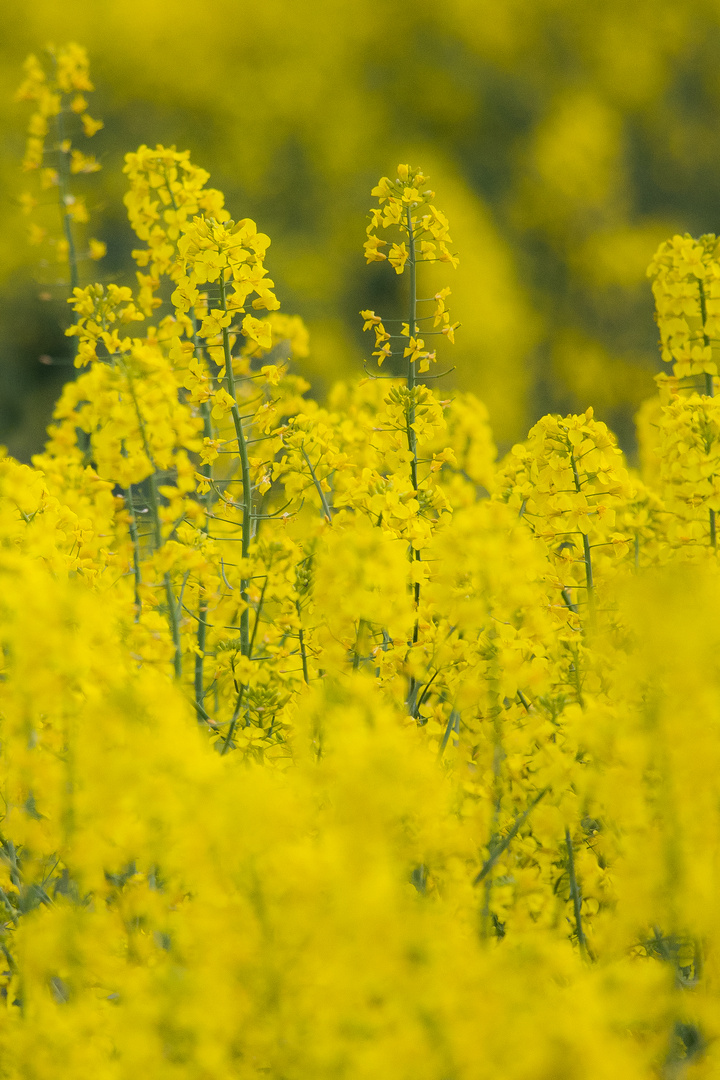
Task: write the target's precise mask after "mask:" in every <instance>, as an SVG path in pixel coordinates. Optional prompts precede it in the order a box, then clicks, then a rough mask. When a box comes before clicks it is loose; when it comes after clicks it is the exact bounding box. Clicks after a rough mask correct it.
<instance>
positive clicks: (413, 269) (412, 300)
mask: <svg viewBox="0 0 720 1080" xmlns="http://www.w3.org/2000/svg"><path fill="white" fill-rule="evenodd" d="M405 213H406V227H407V234H408V252H409V254H408V259H407V265H408V269H409V273H410V297H409V304H408V333H409V335H410V337H411V338H414V337H415V335H416V333H417V258H416V253H415V234H414V232H413V224H412V210H411V208H410V207H409V206H408V207H407V209H406V212H405ZM406 385H407V390H408V409H407V424H406V432H407V442H408V450H409V451H410V453H411V454H412V459H411V461H410V478H411V481H412V486H413V491H415V492H417V490H418V456H417V435H416V433H415V429H414V427H413V424H414V423H415V386H416V382H415V362H414V360H413V358H412V355H410V356H408V367H407V375H406ZM408 556H409V559H410V562H411V563H412V562H416V561H417V562H419V561H420V552H419V551H418V550H417V549H416V548H413V547H412V545H411V546H410V551H409V553H408ZM413 600H414V603H415V611H416V613H417V612H418V611H419V608H420V583H419V582H417V581H416V582H415V583H414V585H413ZM419 637H420V621H419V616H418V615H417V614H416V617H415V625H414V626H413V635H412V644H413V645H417V642H418V640H419ZM417 689H418V683H417V680H416V678H415V676H414V675H412V676H411V677H410V682H409V685H408V694H407V700H406V706H407V710H408V712H409V713H410V714H411V715H413V714H414V712H415V698H416V695H417Z"/></svg>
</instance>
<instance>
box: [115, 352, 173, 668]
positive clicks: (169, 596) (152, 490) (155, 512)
mask: <svg viewBox="0 0 720 1080" xmlns="http://www.w3.org/2000/svg"><path fill="white" fill-rule="evenodd" d="M125 373H126V375H127V380H128V386H129V388H130V396H131V397H132V400H133V405H134V407H135V415H136V417H137V422H138V427H139V429H140V437H141V439H142V443H143V449H144V451H145V455H146V457H147V459H148V461H149V462H150V467H151V469H152V472H151V473H150V476H149V477H148V491H149V495H150V498H149V500H148V502H149V503H150V514H151V516H152V523H153V540H154V543H155V550H156V551H157V550H159V549H160V548H161V547H162V543H163V539H162V527H161V525H160V497H159V494H158V484H157V467H156V465H155V461H154V459H153V455H152V451H151V449H150V443H149V441H148V437H147V431H146V430H145V421H144V419H143V415H142V411H141V409H140V402H139V401H138V398H137V394H136V393H135V384H134V383H133V379H132V375H131V374H130V372H129V370H128V369H127V367H126V368H125ZM163 584H164V586H165V598H166V600H167V610H168V623H169V625H170V634H171V636H172V641H173V645H174V647H175V655H174V658H173V669H174V672H175V678H176V679H178V680H179V679H180V678H181V677H182V641H181V639H180V619H179V615H178V609H177V605H176V603H175V595H174V593H173V589H172V581H171V579H170V574H169V573H166V574H164V575H163Z"/></svg>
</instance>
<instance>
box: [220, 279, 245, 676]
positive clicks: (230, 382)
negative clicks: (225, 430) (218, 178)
mask: <svg viewBox="0 0 720 1080" xmlns="http://www.w3.org/2000/svg"><path fill="white" fill-rule="evenodd" d="M218 285H219V289H220V307H221V308H222V310H223V312H227V309H228V308H227V295H226V291H225V285H226V282H225V274H224V271H222V270H221V271H220V278H219V281H218ZM222 343H223V356H224V359H225V378H226V380H227V388H228V393H229V394H230V397H231V398H232V400H233V404H232V408H231V413H232V418H233V424H234V426H235V435H236V438H237V444H238V456H239V458H240V471H241V475H242V486H243V491H242V508H243V516H242V539H241V549H242V558H243V560H246V559H248V558H249V555H250V538H251V536H252V516H253V507H252V489H251V487H250V462H249V460H248V453H247V443H246V441H245V433H244V432H243V426H242V418H241V416H240V410H239V409H238V404H237V398H236V396H235V376H234V373H233V360H232V352H231V349H230V333H229V331H228V328H227V327H226V326H224V327H223V328H222ZM240 597H241V599H242V601H243V603H244V605H245V606H244V608H243V611H242V612H241V614H240V651H241V653H242V655H243V656H249V655H250V603H249V600H248V579H247V578H242V579H241V581H240Z"/></svg>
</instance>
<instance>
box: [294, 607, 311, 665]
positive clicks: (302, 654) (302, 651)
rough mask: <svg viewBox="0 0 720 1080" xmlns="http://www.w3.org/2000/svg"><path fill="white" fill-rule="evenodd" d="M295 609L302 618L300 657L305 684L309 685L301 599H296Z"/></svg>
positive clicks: (299, 630) (299, 617) (299, 634)
mask: <svg viewBox="0 0 720 1080" xmlns="http://www.w3.org/2000/svg"><path fill="white" fill-rule="evenodd" d="M295 610H296V611H297V615H298V619H299V620H300V626H299V629H298V641H299V642H300V658H301V660H302V670H303V679H304V680H305V685H306V686H309V685H310V675H309V673H308V662H307V649H306V648H305V635H304V633H303V628H302V612H301V610H300V601H299V600H296V601H295Z"/></svg>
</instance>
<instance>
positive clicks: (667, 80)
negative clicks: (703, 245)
mask: <svg viewBox="0 0 720 1080" xmlns="http://www.w3.org/2000/svg"><path fill="white" fill-rule="evenodd" d="M3 18H4V24H5V26H4V33H3V35H2V38H1V40H0V52H1V54H2V64H1V66H0V139H2V154H1V155H0V181H1V184H2V191H3V193H4V197H3V200H2V202H1V204H0V216H1V218H2V222H1V225H2V227H1V228H0V277H1V278H2V300H1V301H0V441H2V442H3V443H5V444H6V445H8V446H9V448H10V450H11V452H13V453H15V454H16V455H17V456H19V457H20V458H22V459H25V460H27V459H28V457H29V455H30V454H31V453H33V452H34V451H35V450H36V449H37V448H38V447H39V446H40V445H41V443H42V440H43V427H44V425H45V423H46V422H47V419H48V417H49V413H50V409H51V407H52V402H53V399H54V397H55V395H56V394H57V392H58V389H59V387H60V385H61V384H62V382H63V381H64V379H65V378H67V377H68V375H69V374H71V372H72V369H71V368H68V367H67V366H64V365H65V364H66V362H67V347H66V340H65V339H64V338H63V335H62V331H61V330H60V329H59V323H60V322H62V321H63V320H65V322H67V313H66V308H67V305H66V304H65V303H64V296H65V295H66V292H64V290H63V286H62V284H59V283H58V282H57V280H56V279H57V273H55V272H54V271H53V269H52V267H51V268H49V269H47V268H46V270H45V271H44V272H39V271H38V269H37V266H36V264H35V263H34V260H35V259H36V257H37V253H38V249H37V248H32V247H29V246H28V244H27V240H26V232H27V218H23V217H22V215H21V214H20V213H19V208H18V204H17V196H18V195H19V193H20V192H21V191H22V190H23V189H24V186H25V177H23V175H22V174H21V172H20V170H19V163H20V160H21V158H22V155H23V149H24V142H25V126H26V123H27V115H28V112H29V108H28V106H27V105H24V104H22V103H20V104H18V103H16V102H14V101H13V93H14V91H15V89H16V87H17V85H18V84H19V82H20V79H21V65H22V62H23V60H24V58H25V56H26V55H27V53H29V52H36V53H39V52H40V50H41V49H42V47H43V46H44V45H45V43H47V42H48V41H52V42H55V43H56V44H64V43H65V42H67V41H71V40H74V41H77V42H79V43H80V44H82V45H84V46H85V47H86V48H87V49H88V51H89V54H90V62H91V74H92V77H93V81H94V83H95V86H96V92H95V94H94V95H92V100H91V105H90V111H91V113H92V115H93V116H96V117H100V118H102V119H103V120H104V121H105V128H104V130H102V131H101V132H100V133H99V134H97V135H96V136H95V137H94V139H93V140H92V144H90V149H91V150H92V151H93V152H94V153H96V155H97V156H98V157H99V158H100V160H101V161H102V163H103V171H102V172H101V173H99V174H96V175H94V176H91V177H88V178H83V186H84V189H85V191H86V192H87V194H88V206H89V208H90V210H91V214H92V219H93V220H92V233H93V235H95V236H97V237H99V238H100V239H102V240H104V241H106V243H107V245H108V254H107V257H106V258H105V259H104V260H103V261H102V262H101V263H99V264H88V265H87V266H85V267H84V268H83V270H84V273H85V280H86V281H88V280H94V279H95V278H99V279H100V280H120V281H123V282H128V283H129V282H131V281H132V274H133V267H132V265H131V260H130V250H131V248H132V246H133V238H132V235H131V233H130V230H129V227H128V225H127V223H126V221H125V217H124V211H123V205H122V195H123V193H124V177H123V175H122V172H121V167H122V159H123V155H124V153H125V152H126V151H127V150H133V149H135V148H136V147H137V146H138V145H139V144H140V143H146V144H148V145H150V146H154V145H155V143H157V142H161V143H164V144H165V145H170V144H175V145H176V146H177V147H178V148H179V149H185V148H189V149H190V150H191V152H192V157H193V160H194V161H195V162H196V163H197V164H199V165H202V166H203V167H205V168H207V169H208V170H209V171H210V173H211V177H212V183H213V185H214V186H216V187H219V188H221V189H222V190H223V191H224V192H225V195H226V201H227V205H228V207H229V209H230V211H231V213H232V214H233V216H234V217H245V216H249V217H252V218H254V219H255V220H256V221H257V222H258V224H259V226H260V228H261V229H262V230H263V231H265V232H267V233H269V234H270V236H271V237H272V241H273V243H272V247H271V249H270V252H269V256H268V265H269V267H270V271H271V274H272V276H273V278H274V280H275V281H276V283H277V292H278V296H279V297H280V299H281V301H282V305H283V310H285V311H286V312H288V313H297V314H300V315H302V317H303V318H304V319H305V320H306V322H307V323H308V325H309V328H310V332H311V349H312V352H311V356H310V357H309V359H308V360H307V361H303V362H302V363H303V372H304V374H306V375H307V376H308V378H310V379H311V381H312V382H313V384H314V386H315V388H316V391H317V392H318V393H319V394H322V393H323V391H324V390H325V389H327V387H328V386H329V385H331V384H332V383H333V382H334V381H335V380H336V379H338V378H344V377H349V376H352V375H353V374H356V373H360V372H361V371H362V361H363V357H366V356H367V355H368V353H369V350H370V344H369V341H368V340H367V338H366V340H365V341H363V338H362V334H361V320H360V318H359V315H358V311H359V309H360V308H366V307H370V308H375V309H376V310H378V311H382V312H383V313H384V314H386V315H392V314H395V312H393V311H392V310H391V309H392V307H393V305H396V304H397V302H398V299H399V292H398V290H399V289H400V288H401V287H402V285H403V283H404V279H403V278H396V277H395V275H394V274H393V273H392V271H391V270H390V268H389V267H388V266H387V264H384V265H383V264H374V265H372V266H370V267H367V266H366V265H365V262H364V259H363V257H362V242H363V240H364V238H365V235H364V227H365V224H366V214H367V210H368V207H369V203H370V198H369V191H370V188H371V187H372V186H373V184H375V183H376V182H377V178H378V177H379V176H380V175H383V174H388V173H392V172H394V169H395V166H396V165H397V163H398V162H399V161H409V162H411V163H412V164H420V165H422V167H423V168H424V170H425V171H426V172H427V173H429V175H430V177H431V182H432V185H433V187H434V188H435V189H436V191H437V200H436V201H437V205H438V206H439V207H440V208H441V209H443V210H444V211H445V212H446V213H447V215H448V217H449V219H450V224H451V233H452V237H453V241H454V243H455V248H456V250H457V251H458V253H459V254H460V258H461V264H460V268H459V269H458V270H457V271H455V272H453V271H452V270H447V274H448V275H449V277H450V280H449V281H448V282H447V283H449V284H450V285H451V287H452V290H453V293H452V297H451V301H450V306H451V313H452V316H453V319H459V320H460V322H461V324H462V326H461V329H460V331H459V332H458V336H457V345H456V346H455V348H454V350H451V352H452V359H451V361H450V362H451V363H454V364H455V365H456V368H455V371H454V372H453V373H452V375H451V376H449V377H448V378H447V379H446V380H445V382H446V383H447V386H448V388H451V387H453V386H456V387H461V388H464V389H471V390H473V391H475V392H476V393H477V394H478V395H480V396H481V397H482V398H483V399H484V400H485V401H486V403H487V405H488V407H489V409H490V414H491V418H492V422H493V426H494V429H495V432H496V435H497V438H498V439H499V441H500V442H501V444H504V445H507V444H509V443H511V442H512V441H516V440H518V439H520V438H523V437H524V435H525V433H526V431H527V428H528V426H529V425H530V424H531V423H532V422H534V420H535V419H537V417H538V416H540V415H541V414H542V413H544V412H547V411H568V410H579V409H584V408H586V407H587V405H589V404H592V405H594V406H595V409H596V414H597V415H598V416H600V417H601V418H602V419H604V420H606V421H607V422H608V423H609V424H610V425H611V426H612V427H613V428H614V429H615V430H616V431H617V433H618V435H619V437H620V440H621V442H622V443H623V444H624V445H625V446H626V447H628V448H631V446H632V437H633V436H632V417H633V414H634V412H635V410H636V408H637V406H638V404H639V402H640V401H641V400H642V399H643V398H644V397H647V396H648V395H649V394H650V393H651V392H652V391H653V383H652V374H653V373H654V372H655V371H657V370H658V369H659V367H660V361H659V359H658V355H657V346H656V340H657V331H656V328H655V325H654V322H653V318H652V298H651V294H650V289H649V287H648V284H647V281H646V278H645V268H646V266H647V264H648V262H649V261H650V258H651V256H652V254H653V252H654V250H655V248H656V247H657V244H658V243H659V242H660V241H661V240H662V239H664V238H665V237H666V236H668V235H671V234H672V233H673V232H678V231H680V232H684V231H686V230H687V231H689V232H692V233H702V232H708V231H714V230H715V228H716V215H717V208H718V207H719V206H720V169H719V168H718V164H719V163H720V124H719V123H718V118H719V116H720V108H719V105H720V64H719V63H718V60H719V59H720V4H718V3H717V0H712V2H711V0H677V2H675V0H673V2H670V0H652V2H649V0H636V3H634V4H633V5H628V4H627V3H626V2H625V0H603V3H602V4H598V3H594V2H587V0H445V3H444V4H443V5H442V6H440V5H437V4H435V3H430V2H429V0H412V2H411V0H394V2H390V0H307V2H306V3H304V4H295V3H291V2H290V0H264V2H263V3H262V4H257V3H253V4H250V3H248V2H247V0H214V3H213V4H211V5H198V4H197V3H194V2H193V3H191V2H189V0H174V2H173V3H172V4H170V3H167V2H164V0H104V2H103V3H97V2H96V0H63V3H62V4H58V3H57V2H56V0H34V3H33V4H32V5H26V4H24V3H21V2H20V0H5V3H4V4H3ZM437 272H438V274H439V273H440V271H439V270H438V271H437ZM445 272H446V268H443V271H442V273H443V274H445ZM53 273H55V277H53ZM43 275H44V276H43ZM38 282H40V284H39V283H38ZM442 283H443V284H444V283H445V281H443V282H442ZM432 284H434V282H433V283H432ZM40 295H43V296H45V297H46V299H40ZM48 296H51V297H52V299H47V297H48ZM40 357H44V358H45V362H40V360H39V358H40ZM47 358H52V361H53V362H52V363H47Z"/></svg>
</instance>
